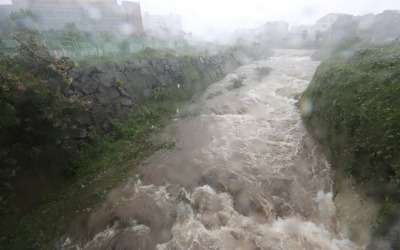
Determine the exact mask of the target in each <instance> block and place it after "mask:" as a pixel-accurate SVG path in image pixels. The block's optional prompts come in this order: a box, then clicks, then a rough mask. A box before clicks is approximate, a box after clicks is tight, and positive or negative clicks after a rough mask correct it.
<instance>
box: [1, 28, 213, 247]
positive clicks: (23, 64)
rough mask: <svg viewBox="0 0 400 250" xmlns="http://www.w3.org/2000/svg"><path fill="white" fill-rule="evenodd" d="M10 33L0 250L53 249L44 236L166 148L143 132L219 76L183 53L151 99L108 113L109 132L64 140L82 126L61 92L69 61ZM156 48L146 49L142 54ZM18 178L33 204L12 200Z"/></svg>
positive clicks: (27, 35) (31, 38)
mask: <svg viewBox="0 0 400 250" xmlns="http://www.w3.org/2000/svg"><path fill="white" fill-rule="evenodd" d="M14 36H15V37H14V39H15V40H16V43H17V46H16V47H13V51H12V53H9V51H7V53H5V52H4V53H1V54H0V61H1V63H2V67H1V68H0V77H1V85H0V97H1V99H0V101H1V102H0V113H1V119H0V138H1V140H0V143H1V148H0V161H1V162H0V163H1V165H2V168H1V170H0V178H1V181H2V183H1V190H0V191H1V204H0V205H1V206H0V208H1V210H0V211H1V214H0V216H1V219H2V225H3V226H4V228H7V230H2V232H1V234H0V248H5V249H40V248H52V246H51V241H52V240H55V239H57V238H58V237H60V235H61V233H63V232H65V231H66V230H67V229H68V227H69V226H70V224H71V219H73V218H75V217H76V216H79V215H81V214H82V213H85V211H86V212H87V211H89V210H88V209H90V207H92V206H93V205H95V204H96V203H97V202H99V201H101V200H102V199H104V198H105V196H106V194H107V191H108V190H110V189H111V188H113V187H114V186H115V185H116V184H117V183H119V182H120V181H121V180H123V179H125V178H127V173H128V172H130V171H132V170H134V169H135V167H136V166H137V165H138V164H139V163H140V161H142V160H143V159H145V158H147V157H148V156H150V155H151V154H152V153H153V152H154V151H156V150H159V149H161V148H170V147H171V146H173V145H172V144H171V143H169V142H162V143H160V144H155V143H153V141H152V140H151V138H150V134H151V133H152V132H153V131H156V130H158V129H160V128H161V127H162V126H163V124H164V122H165V121H168V120H169V119H170V118H171V117H172V116H173V115H175V114H176V110H177V108H178V107H179V106H180V105H182V104H183V103H185V102H186V101H188V100H189V99H190V98H191V97H192V96H193V95H194V94H196V93H198V92H200V91H202V90H203V89H205V88H206V87H207V86H208V85H209V84H210V83H212V82H214V81H216V80H218V79H217V77H218V76H217V75H215V74H213V73H212V74H211V73H210V72H215V69H211V68H205V67H204V65H200V62H199V61H198V60H196V59H195V58H192V57H187V58H186V63H185V65H184V66H183V68H182V69H181V70H180V71H179V72H178V75H177V78H176V84H175V85H172V86H169V87H158V88H154V89H153V95H152V97H151V98H149V99H148V100H147V102H146V103H143V105H141V106H139V107H137V108H136V110H135V112H133V113H132V114H131V115H130V116H129V117H128V118H127V120H126V121H124V122H121V121H118V120H112V119H110V123H111V124H112V127H113V129H112V131H111V132H110V133H108V134H104V133H103V132H101V131H98V130H97V129H90V128H89V131H90V133H89V136H88V138H86V139H78V140H77V139H71V138H70V135H71V133H74V131H75V130H76V131H78V132H79V129H80V128H82V127H83V126H85V125H83V124H81V121H80V119H79V117H80V115H79V114H81V113H82V112H83V113H85V112H87V110H86V106H85V103H84V102H81V101H80V99H79V98H74V97H71V98H66V97H64V96H63V95H62V94H60V91H61V90H63V89H64V88H65V86H67V85H68V84H69V79H68V77H67V71H68V70H70V69H71V68H73V67H76V63H75V62H73V61H71V60H69V59H68V58H61V59H58V58H56V57H55V56H53V55H52V54H50V53H49V51H48V50H47V49H46V48H45V47H44V46H41V45H39V44H38V43H37V41H36V39H35V33H34V32H32V31H31V30H29V29H24V28H23V27H21V29H19V30H18V32H16V33H15V34H14ZM153 52H154V53H153ZM159 54H162V53H160V52H158V51H153V50H152V51H151V53H150V52H149V55H148V57H149V58H153V57H157V56H158V55H159ZM142 56H143V57H144V58H145V56H146V54H143V55H142ZM88 63H89V62H88ZM209 67H211V66H209ZM54 171H55V172H56V174H55V173H54ZM45 175H48V176H50V177H51V178H50V179H49V178H43V176H45ZM20 176H26V178H29V177H30V176H31V177H30V178H31V179H30V180H28V179H26V178H22V179H21V180H20V181H19V186H22V187H24V189H27V190H28V191H29V192H31V193H32V194H33V195H36V196H38V198H36V202H35V204H29V206H26V204H25V201H22V202H21V201H20V202H18V199H17V200H15V199H16V198H18V194H17V191H16V190H15V189H14V185H13V183H14V182H15V180H18V179H19V178H20ZM48 180H50V181H52V182H55V183H59V184H58V185H49V186H50V190H48V192H47V193H48V194H47V195H45V196H43V194H42V193H40V192H36V191H35V190H34V188H33V187H31V186H29V185H31V184H32V183H33V184H35V185H36V184H37V185H47V183H46V182H47V181H48ZM17 182H18V181H17ZM55 187H57V188H55ZM40 196H43V198H40ZM15 201H16V202H15ZM16 204H17V205H16ZM24 205H25V206H26V207H25V208H24V207H23V206H24ZM21 210H24V211H21ZM27 210H29V212H28V211H27ZM15 214H17V216H15ZM21 218H22V219H21Z"/></svg>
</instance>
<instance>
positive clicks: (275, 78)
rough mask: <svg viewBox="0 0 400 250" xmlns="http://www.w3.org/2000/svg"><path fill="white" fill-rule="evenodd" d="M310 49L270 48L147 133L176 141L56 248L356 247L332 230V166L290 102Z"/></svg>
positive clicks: (305, 72) (303, 77)
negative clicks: (261, 58) (267, 54)
mask: <svg viewBox="0 0 400 250" xmlns="http://www.w3.org/2000/svg"><path fill="white" fill-rule="evenodd" d="M311 53H312V51H305V50H278V51H275V54H274V55H273V56H272V57H271V58H269V59H268V60H264V61H257V62H253V63H250V64H248V65H245V66H242V67H240V68H238V69H236V70H235V71H233V72H232V73H231V74H229V75H227V76H226V77H225V78H224V79H222V80H220V81H218V82H216V83H214V84H212V85H211V86H210V87H209V88H208V89H207V90H206V91H205V92H204V93H203V94H202V95H200V96H198V97H196V98H194V99H193V100H192V101H191V102H190V103H188V104H187V105H185V106H184V107H182V109H180V110H177V114H176V118H175V119H173V120H172V121H171V122H170V124H169V125H168V126H167V127H165V128H164V129H163V130H162V131H161V132H160V133H158V134H157V135H155V136H154V139H155V140H160V141H162V140H169V141H173V142H175V144H176V147H175V148H173V149H171V150H162V151H159V152H157V153H155V154H154V155H153V156H151V157H150V158H149V159H147V160H145V161H144V162H143V163H142V164H141V166H140V167H139V169H140V170H139V176H138V177H137V178H131V179H129V180H127V181H125V182H124V183H122V184H120V185H119V186H118V187H116V188H115V189H114V190H112V191H111V192H110V193H109V195H108V199H107V201H106V202H104V203H103V204H102V205H101V206H99V207H98V208H97V209H94V210H92V211H91V212H90V214H89V215H88V216H87V218H86V219H85V220H84V221H83V222H82V226H81V228H82V231H81V232H80V236H71V237H68V238H65V239H63V241H62V243H61V245H62V248H64V249H160V250H161V249H162V250H164V249H165V250H167V249H185V250H186V249H192V250H195V249H246V250H247V249H343V250H344V249H362V248H363V245H360V244H359V243H357V244H356V243H354V242H352V241H351V240H349V239H347V238H346V236H345V235H343V234H342V233H341V232H340V230H339V228H340V227H339V225H338V223H339V220H338V218H337V209H336V207H335V204H334V203H333V200H332V199H333V198H332V196H333V194H332V171H331V169H330V166H329V164H328V162H327V160H326V158H325V157H324V156H323V154H322V152H321V149H320V148H319V146H318V145H317V144H316V143H315V142H314V141H313V140H312V138H311V137H310V135H309V134H308V133H307V131H306V129H305V128H304V126H303V124H302V121H301V118H300V111H299V109H298V108H297V107H296V102H297V99H298V97H299V95H300V94H301V93H302V92H303V91H304V90H305V88H306V87H307V85H308V84H309V82H310V80H311V78H312V75H313V73H314V72H315V69H316V67H317V66H318V65H319V62H318V61H313V60H312V59H311V58H310V55H311ZM266 68H270V69H271V71H270V73H269V74H267V75H263V74H259V72H261V71H263V70H265V69H266ZM235 81H236V82H241V81H242V85H241V84H238V85H235V86H234V84H233V83H234V82H235ZM308 108H312V107H308Z"/></svg>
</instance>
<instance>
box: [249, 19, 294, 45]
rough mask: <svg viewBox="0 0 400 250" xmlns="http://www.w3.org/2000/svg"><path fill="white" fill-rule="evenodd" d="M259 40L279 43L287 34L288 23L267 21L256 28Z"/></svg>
mask: <svg viewBox="0 0 400 250" xmlns="http://www.w3.org/2000/svg"><path fill="white" fill-rule="evenodd" d="M256 32H257V33H258V34H259V41H260V42H269V43H280V42H282V41H283V40H284V39H286V38H287V37H288V36H289V23H287V22H283V21H268V22H266V23H265V24H263V25H261V26H260V27H258V28H257V30H256Z"/></svg>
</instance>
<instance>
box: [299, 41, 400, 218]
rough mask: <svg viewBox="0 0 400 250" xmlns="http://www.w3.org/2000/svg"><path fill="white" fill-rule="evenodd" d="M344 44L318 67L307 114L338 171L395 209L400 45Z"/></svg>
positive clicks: (304, 100) (306, 96)
mask: <svg viewBox="0 0 400 250" xmlns="http://www.w3.org/2000/svg"><path fill="white" fill-rule="evenodd" d="M345 47H346V50H347V52H346V53H344V54H342V56H338V55H336V56H335V57H332V58H330V59H327V60H325V61H324V62H322V64H321V65H320V66H319V67H318V68H317V71H316V73H315V74H314V77H313V79H312V81H311V83H310V85H309V86H308V88H307V89H306V90H305V92H304V93H303V95H302V97H301V99H300V101H299V104H300V108H301V109H302V118H303V121H304V123H305V125H306V127H307V128H308V129H309V131H310V132H311V134H312V135H313V136H314V137H315V138H316V139H317V140H318V141H320V142H321V143H322V145H323V146H324V147H325V148H326V149H327V152H328V155H329V158H330V160H331V163H332V165H333V166H334V167H335V168H336V170H337V171H338V173H339V174H342V175H345V176H352V177H354V179H355V180H356V181H357V183H358V184H359V185H363V187H365V189H366V190H367V192H368V193H369V194H370V195H373V197H374V198H377V199H378V200H380V201H381V202H382V203H383V204H385V206H386V209H387V210H390V208H394V207H396V206H397V205H398V203H399V202H400V144H399V142H400V126H399V124H400V44H399V43H393V44H390V45H386V46H367V47H364V48H362V49H358V50H354V51H351V50H349V49H348V48H347V46H345ZM342 51H344V50H342ZM350 52H351V53H350ZM389 217H390V216H389ZM389 217H388V218H389ZM388 226H390V223H388Z"/></svg>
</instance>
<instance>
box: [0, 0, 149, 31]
mask: <svg viewBox="0 0 400 250" xmlns="http://www.w3.org/2000/svg"><path fill="white" fill-rule="evenodd" d="M19 9H29V10H30V11H31V12H32V13H33V14H34V15H35V18H34V21H35V22H34V23H33V24H32V26H34V27H36V28H37V29H39V30H41V31H46V30H60V29H63V28H64V27H65V25H66V24H68V23H74V24H75V25H76V26H77V27H78V28H80V29H82V30H84V31H88V32H91V33H102V32H108V33H119V34H122V35H132V34H138V33H143V22H142V14H141V9H140V3H135V2H128V1H123V2H122V4H121V5H118V4H117V2H116V0H12V4H11V5H0V14H1V15H3V16H4V15H9V14H10V13H11V12H12V11H18V10H19Z"/></svg>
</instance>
